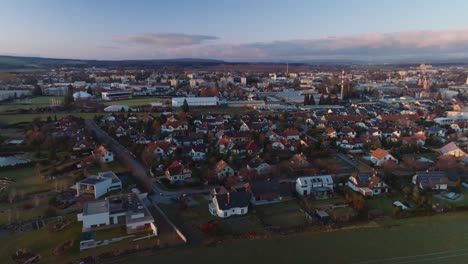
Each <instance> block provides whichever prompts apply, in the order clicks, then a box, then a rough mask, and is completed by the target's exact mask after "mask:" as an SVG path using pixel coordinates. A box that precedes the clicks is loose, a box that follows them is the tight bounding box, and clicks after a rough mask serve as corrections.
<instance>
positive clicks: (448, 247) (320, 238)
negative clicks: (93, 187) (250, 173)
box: [122, 212, 468, 264]
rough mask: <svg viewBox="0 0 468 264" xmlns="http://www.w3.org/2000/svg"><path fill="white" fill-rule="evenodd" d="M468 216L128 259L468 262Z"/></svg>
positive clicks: (414, 220)
mask: <svg viewBox="0 0 468 264" xmlns="http://www.w3.org/2000/svg"><path fill="white" fill-rule="evenodd" d="M467 221H468V212H464V213H456V214H455V213H454V214H447V215H436V216H432V217H419V218H412V219H403V220H396V221H395V220H392V223H393V224H394V225H393V226H392V227H388V226H387V227H376V228H368V229H349V230H342V231H336V232H322V233H317V232H306V233H302V234H299V235H295V236H287V237H279V236H278V237H273V238H270V239H266V240H253V241H249V240H237V241H230V242H225V243H222V244H219V245H216V246H214V247H204V248H188V249H183V250H171V251H168V252H165V253H164V254H162V253H161V252H157V253H156V254H154V255H152V256H146V255H145V256H144V257H143V256H137V255H132V256H129V257H127V258H125V259H122V263H126V262H128V261H130V260H131V261H132V262H134V263H141V264H145V263H175V264H177V263H185V262H186V261H187V259H194V260H197V263H205V262H210V261H212V260H213V259H222V260H223V263H243V262H244V263H252V262H262V263H345V264H346V263H355V264H357V263H360V264H364V263H366V264H377V263H385V264H386V263H400V264H401V263H432V264H435V263H443V264H447V263H466V258H467V254H468V249H467V246H468V237H467V236H466V232H468V225H467V224H466V223H467ZM395 224H396V225H395ZM427 254H433V255H427ZM389 258H399V259H393V260H389Z"/></svg>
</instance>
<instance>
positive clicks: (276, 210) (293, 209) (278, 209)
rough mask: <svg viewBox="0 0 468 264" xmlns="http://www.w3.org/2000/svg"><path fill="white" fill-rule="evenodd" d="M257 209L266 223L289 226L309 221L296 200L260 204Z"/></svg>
mask: <svg viewBox="0 0 468 264" xmlns="http://www.w3.org/2000/svg"><path fill="white" fill-rule="evenodd" d="M255 211H256V213H257V215H258V217H259V218H261V219H262V221H263V223H264V224H265V225H271V226H278V227H282V228H289V227H294V226H302V225H304V224H306V223H307V221H306V218H305V214H304V213H303V212H301V211H300V207H299V205H298V203H297V201H296V200H292V201H287V202H280V203H274V204H268V205H259V206H256V207H255Z"/></svg>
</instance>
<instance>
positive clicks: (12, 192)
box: [8, 187, 16, 203]
mask: <svg viewBox="0 0 468 264" xmlns="http://www.w3.org/2000/svg"><path fill="white" fill-rule="evenodd" d="M15 198H16V188H14V187H13V188H11V190H10V193H9V194H8V201H9V202H10V203H13V201H14V200H15Z"/></svg>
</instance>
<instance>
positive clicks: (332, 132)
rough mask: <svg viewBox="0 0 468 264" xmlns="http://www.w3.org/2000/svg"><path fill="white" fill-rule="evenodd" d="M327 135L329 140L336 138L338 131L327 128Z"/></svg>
mask: <svg viewBox="0 0 468 264" xmlns="http://www.w3.org/2000/svg"><path fill="white" fill-rule="evenodd" d="M325 134H327V137H329V138H336V130H335V129H334V128H332V127H327V128H326V129H325Z"/></svg>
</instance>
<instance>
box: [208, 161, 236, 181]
mask: <svg viewBox="0 0 468 264" xmlns="http://www.w3.org/2000/svg"><path fill="white" fill-rule="evenodd" d="M213 176H215V177H216V178H218V179H220V180H222V179H224V178H226V177H232V176H234V170H233V169H232V168H231V167H230V166H229V165H228V164H227V163H226V162H225V161H224V160H220V161H218V163H216V165H215V166H214V168H213Z"/></svg>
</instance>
